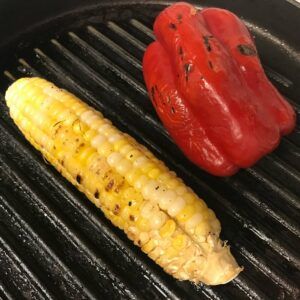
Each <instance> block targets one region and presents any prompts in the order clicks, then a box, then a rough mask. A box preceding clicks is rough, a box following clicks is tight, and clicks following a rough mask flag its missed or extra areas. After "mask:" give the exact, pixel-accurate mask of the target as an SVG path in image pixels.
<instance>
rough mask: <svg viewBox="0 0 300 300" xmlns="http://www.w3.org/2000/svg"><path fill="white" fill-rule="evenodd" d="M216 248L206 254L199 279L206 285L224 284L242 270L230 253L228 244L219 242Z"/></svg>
mask: <svg viewBox="0 0 300 300" xmlns="http://www.w3.org/2000/svg"><path fill="white" fill-rule="evenodd" d="M217 248H218V249H216V248H215V249H214V251H212V252H211V253H209V254H208V256H207V264H206V267H205V269H204V270H202V272H203V273H202V274H203V277H202V278H201V281H202V282H203V283H205V284H208V285H219V284H226V283H228V282H230V281H231V280H233V279H234V278H235V277H237V276H238V275H239V273H240V272H241V271H242V270H243V267H239V265H238V264H237V262H236V260H235V259H234V257H233V255H232V254H231V252H230V247H229V246H227V245H224V246H222V245H221V243H219V245H218V246H217Z"/></svg>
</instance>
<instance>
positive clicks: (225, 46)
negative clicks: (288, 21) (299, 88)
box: [143, 2, 295, 176]
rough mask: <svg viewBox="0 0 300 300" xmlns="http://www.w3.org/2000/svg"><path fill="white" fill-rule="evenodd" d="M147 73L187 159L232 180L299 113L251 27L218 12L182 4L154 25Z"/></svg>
mask: <svg viewBox="0 0 300 300" xmlns="http://www.w3.org/2000/svg"><path fill="white" fill-rule="evenodd" d="M154 33H155V36H156V39H157V40H156V41H155V42H153V43H152V44H151V45H149V47H148V48H147V50H146V52H145V55H144V60H143V71H144V78H145V82H146V86H147V89H148V92H149V95H150V98H151V101H152V103H153V105H154V107H155V109H156V111H157V113H158V115H159V117H160V119H161V120H162V122H163V124H164V126H165V127H166V129H167V130H168V132H169V133H170V135H171V136H172V138H173V139H174V141H175V142H176V143H177V145H178V146H179V147H180V148H181V149H182V151H183V152H184V153H185V155H186V156H187V157H188V158H189V159H190V160H191V161H193V162H194V163H195V164H197V165H198V166H200V167H201V168H202V169H204V170H206V171H207V172H209V173H211V174H214V175H218V176H230V175H232V174H234V173H236V172H237V171H238V169H239V168H247V167H249V166H251V165H253V164H254V163H255V162H256V161H258V160H259V159H260V158H261V157H262V156H264V155H265V154H267V153H269V152H271V151H272V150H273V149H274V148H275V147H276V146H277V145H278V143H279V141H280V137H281V136H282V135H285V134H288V133H290V132H291V131H292V130H293V128H294V127H295V112H294V110H293V108H292V107H291V106H290V105H289V103H288V102H287V101H286V100H285V99H284V98H283V97H282V96H281V95H280V94H279V92H278V91H277V90H276V88H275V87H274V86H273V85H272V84H271V83H270V81H269V80H268V78H267V77H266V75H265V73H264V70H263V68H262V66H261V63H260V60H259V58H258V55H257V50H256V47H255V44H254V42H253V40H252V38H251V35H250V33H249V32H248V30H247V28H246V26H245V25H244V23H243V22H242V21H241V20H240V19H239V18H238V17H237V16H235V15H234V14H233V13H231V12H229V11H227V10H224V9H218V8H207V9H203V10H197V9H196V8H195V7H194V6H192V5H190V4H187V3H183V2H180V3H177V4H174V5H172V6H170V7H168V8H166V9H165V10H164V11H162V12H161V13H160V14H159V16H158V17H157V18H156V20H155V23H154Z"/></svg>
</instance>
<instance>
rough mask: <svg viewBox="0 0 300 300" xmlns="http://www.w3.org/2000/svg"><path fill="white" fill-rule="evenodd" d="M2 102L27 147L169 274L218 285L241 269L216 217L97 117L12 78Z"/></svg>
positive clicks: (43, 87) (68, 98)
mask: <svg viewBox="0 0 300 300" xmlns="http://www.w3.org/2000/svg"><path fill="white" fill-rule="evenodd" d="M5 97H6V101H7V105H8V107H9V109H10V114H11V117H12V118H13V119H14V121H15V123H16V124H17V126H18V127H19V129H20V130H21V131H22V132H23V133H24V135H25V137H26V138H27V139H28V140H29V141H30V142H31V144H32V145H33V146H34V147H35V148H36V149H38V150H39V151H41V152H42V154H43V156H44V157H45V159H46V160H48V161H49V162H50V163H51V164H52V165H53V166H55V168H56V169H57V170H58V171H59V172H61V174H62V175H63V176H64V177H65V178H67V179H68V180H69V181H70V182H72V183H73V184H74V185H75V186H76V187H77V188H78V189H79V190H80V191H82V192H83V193H85V195H86V196H87V197H88V198H89V199H90V200H91V201H92V202H93V203H94V204H95V205H96V206H97V207H99V208H100V209H101V210H102V211H103V213H104V214H105V216H106V217H107V218H108V219H110V220H111V222H112V223H113V224H114V225H116V226H118V227H119V228H120V229H122V230H124V231H125V233H126V234H127V236H128V237H129V238H130V239H131V240H133V241H134V243H135V244H136V245H138V246H142V250H143V251H144V252H146V253H148V255H149V257H151V258H152V259H153V260H155V261H156V262H157V263H158V264H159V265H161V267H162V268H164V269H165V270H166V271H167V272H169V273H170V274H172V275H173V276H174V277H176V278H178V279H181V280H185V279H189V280H191V281H193V282H195V283H198V282H201V281H202V282H204V283H206V284H221V283H225V282H227V281H229V280H231V279H233V278H234V277H235V276H236V275H237V274H238V273H239V272H240V271H241V268H239V267H238V265H237V264H236V262H235V260H234V258H233V257H232V256H231V254H230V251H229V248H228V247H227V246H226V245H225V246H224V245H223V243H222V242H221V241H220V240H219V233H220V224H219V222H218V220H217V219H216V216H215V215H214V213H213V212H212V211H211V210H209V209H208V208H207V206H206V205H205V203H204V202H203V201H202V200H201V199H199V198H198V197H197V196H196V195H195V194H194V193H193V192H192V191H191V190H190V189H189V188H188V187H186V186H185V185H184V183H183V182H182V180H181V179H179V178H178V177H177V176H176V174H175V173H174V172H172V171H170V170H169V169H168V168H167V167H166V166H165V165H164V163H163V162H161V161H159V160H158V159H157V158H155V157H154V155H153V154H152V153H151V152H150V151H149V150H147V149H146V148H145V147H144V146H142V145H140V144H139V143H138V142H137V141H136V140H135V139H133V138H132V137H130V136H129V135H128V134H125V133H122V132H121V131H119V130H118V129H117V128H116V127H114V126H113V125H112V123H111V122H110V121H109V120H107V119H105V118H104V117H103V115H102V114H101V113H99V112H96V111H95V110H94V109H93V108H91V107H89V106H88V105H86V104H85V103H84V102H82V101H81V100H79V99H78V98H77V97H75V96H74V95H72V94H71V93H68V92H67V91H65V90H62V89H59V88H57V87H56V86H54V85H53V84H51V83H49V82H47V81H46V80H43V79H41V78H31V79H30V78H24V79H20V80H18V81H17V82H15V83H14V84H13V85H12V86H11V87H10V88H9V89H8V90H7V93H6V96H5ZM208 253H209V255H207V254H208ZM199 254H201V257H200V256H199ZM200 261H201V263H200ZM199 268H200V269H201V270H204V271H203V272H202V271H199Z"/></svg>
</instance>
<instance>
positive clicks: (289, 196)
mask: <svg viewBox="0 0 300 300" xmlns="http://www.w3.org/2000/svg"><path fill="white" fill-rule="evenodd" d="M55 46H56V49H57V50H58V52H59V53H60V54H61V55H62V56H63V57H65V58H66V59H67V60H68V62H69V63H72V64H73V65H74V66H76V67H77V68H78V69H79V70H80V71H81V72H85V74H86V75H87V76H88V77H89V80H90V81H94V82H95V84H97V85H100V86H101V87H102V88H105V89H106V90H107V86H110V85H109V83H107V82H106V80H105V79H104V78H103V77H102V76H100V74H98V73H96V72H95V71H94V70H93V69H92V68H91V67H90V66H89V65H87V64H86V63H85V62H83V61H82V60H81V59H80V58H78V57H77V56H75V55H74V54H73V53H72V52H70V51H69V50H68V49H67V48H66V47H64V46H63V45H61V44H60V43H59V42H58V41H55ZM39 54H43V56H44V58H46V57H47V59H48V60H49V57H48V56H47V55H45V53H43V52H41V50H40V49H39ZM110 91H111V89H110ZM113 92H114V93H115V94H116V93H117V94H118V96H120V97H121V98H122V99H126V102H127V101H128V102H129V103H130V105H128V106H129V108H130V109H131V110H133V111H134V112H135V113H137V114H138V115H139V116H140V117H141V116H143V117H144V115H145V114H144V113H143V111H142V109H141V108H139V107H137V105H135V104H134V101H130V99H127V97H126V96H125V95H124V94H123V93H122V92H121V91H120V90H117V89H116V88H115V89H113ZM151 120H152V122H155V123H156V126H155V129H156V130H157V129H158V128H161V123H158V122H157V121H156V120H154V119H153V118H151ZM159 133H161V131H160V130H159ZM164 133H165V131H164ZM165 137H166V138H167V139H168V141H171V139H170V137H169V136H168V135H167V134H166V133H165ZM246 172H248V173H249V174H250V175H252V176H254V177H255V178H256V179H257V180H259V181H262V180H263V182H264V183H265V184H267V185H268V186H269V187H270V188H271V189H273V190H274V189H275V192H278V194H280V195H281V196H282V197H283V198H285V199H286V200H287V201H288V202H289V203H290V204H292V205H298V204H297V202H296V201H295V200H294V199H296V196H295V195H293V193H291V192H287V191H285V190H284V189H278V187H277V186H276V184H274V183H272V181H271V180H267V179H265V178H264V176H261V175H260V173H261V171H259V170H256V171H255V170H246ZM238 181H239V180H237V181H236V180H235V186H238V184H239V182H238ZM226 182H228V183H231V179H229V180H228V181H226ZM244 188H245V187H244ZM237 191H238V192H240V191H239V190H238V189H237ZM245 195H251V200H252V199H253V193H252V192H251V191H248V193H247V194H245ZM258 203H259V201H255V202H254V204H256V205H257V204H258ZM265 206H266V207H268V206H267V205H266V204H265ZM267 212H268V213H270V215H271V216H272V217H273V218H275V219H276V220H277V221H278V222H280V223H281V224H283V225H284V226H285V227H286V228H288V229H289V230H290V231H292V232H293V233H294V234H296V235H299V231H298V230H297V229H296V227H297V225H296V224H295V225H294V226H293V223H294V222H293V221H292V220H289V217H288V216H286V215H284V216H283V215H282V216H280V215H281V213H280V212H276V211H274V210H273V209H272V208H270V207H268V210H267Z"/></svg>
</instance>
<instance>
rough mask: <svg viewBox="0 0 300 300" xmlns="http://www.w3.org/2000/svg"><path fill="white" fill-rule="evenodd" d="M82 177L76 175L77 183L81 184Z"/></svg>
mask: <svg viewBox="0 0 300 300" xmlns="http://www.w3.org/2000/svg"><path fill="white" fill-rule="evenodd" d="M81 180H82V178H81V176H80V175H79V174H77V175H76V181H77V182H78V183H79V184H80V183H81Z"/></svg>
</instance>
